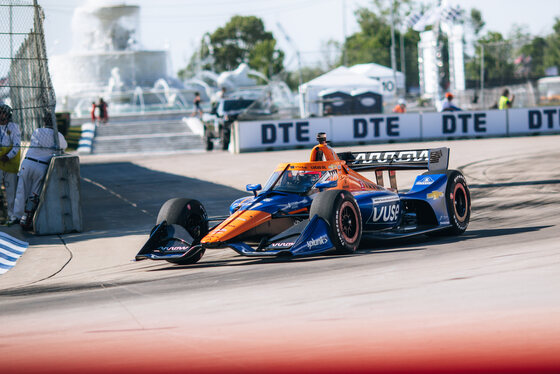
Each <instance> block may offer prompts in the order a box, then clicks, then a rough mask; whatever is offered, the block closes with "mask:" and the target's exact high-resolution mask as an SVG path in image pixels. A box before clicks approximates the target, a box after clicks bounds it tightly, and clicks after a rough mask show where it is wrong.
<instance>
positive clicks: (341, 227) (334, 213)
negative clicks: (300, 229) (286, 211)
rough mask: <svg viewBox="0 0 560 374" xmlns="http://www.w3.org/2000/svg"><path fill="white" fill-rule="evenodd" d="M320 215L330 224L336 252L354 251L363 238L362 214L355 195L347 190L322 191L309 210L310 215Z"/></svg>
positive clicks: (330, 233)
mask: <svg viewBox="0 0 560 374" xmlns="http://www.w3.org/2000/svg"><path fill="white" fill-rule="evenodd" d="M315 215H318V216H319V217H321V218H323V219H324V220H325V221H326V222H327V223H328V226H329V238H330V239H331V241H332V243H333V244H334V247H335V251H336V253H354V252H355V251H356V249H358V246H359V245H360V240H361V238H362V215H361V213H360V208H359V207H358V203H357V202H356V199H354V196H352V194H351V193H350V192H348V191H346V190H328V191H323V192H320V193H319V195H317V197H315V199H313V202H312V203H311V209H310V211H309V217H314V216H315Z"/></svg>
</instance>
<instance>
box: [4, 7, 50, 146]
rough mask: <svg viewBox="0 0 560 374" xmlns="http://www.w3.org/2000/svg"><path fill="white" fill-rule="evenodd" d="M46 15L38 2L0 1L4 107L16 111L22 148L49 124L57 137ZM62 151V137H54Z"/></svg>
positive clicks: (14, 116)
mask: <svg viewBox="0 0 560 374" xmlns="http://www.w3.org/2000/svg"><path fill="white" fill-rule="evenodd" d="M43 20H44V13H43V10H42V8H41V7H40V6H39V5H38V4H37V1H36V0H33V1H24V0H20V1H17V0H10V1H6V0H0V104H1V103H3V104H7V105H9V106H10V107H11V108H12V122H14V123H16V124H18V125H19V127H20V131H21V140H22V147H25V146H26V145H28V144H29V143H28V142H29V140H30V139H31V135H32V133H33V131H34V130H35V129H37V128H39V127H45V125H47V124H48V123H49V122H50V123H51V124H52V125H53V128H54V130H55V132H54V133H55V134H56V133H57V126H56V120H55V105H56V99H55V93H54V89H53V86H52V83H51V78H50V75H49V71H48V64H47V51H46V47H45V38H44V32H43ZM54 144H55V147H56V148H58V146H59V144H58V137H57V136H54Z"/></svg>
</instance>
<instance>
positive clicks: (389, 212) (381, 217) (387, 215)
mask: <svg viewBox="0 0 560 374" xmlns="http://www.w3.org/2000/svg"><path fill="white" fill-rule="evenodd" d="M399 210H400V205H399V204H390V205H383V206H376V207H373V213H372V215H371V221H373V222H392V221H395V220H396V219H397V218H398V217H399Z"/></svg>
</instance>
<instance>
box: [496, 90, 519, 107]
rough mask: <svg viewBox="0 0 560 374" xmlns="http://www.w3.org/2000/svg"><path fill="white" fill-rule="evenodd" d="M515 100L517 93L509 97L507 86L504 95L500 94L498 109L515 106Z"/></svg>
mask: <svg viewBox="0 0 560 374" xmlns="http://www.w3.org/2000/svg"><path fill="white" fill-rule="evenodd" d="M513 100H515V95H511V99H510V98H509V90H508V89H507V88H506V89H504V91H503V92H502V96H500V100H499V101H498V109H509V108H511V107H512V106H513Z"/></svg>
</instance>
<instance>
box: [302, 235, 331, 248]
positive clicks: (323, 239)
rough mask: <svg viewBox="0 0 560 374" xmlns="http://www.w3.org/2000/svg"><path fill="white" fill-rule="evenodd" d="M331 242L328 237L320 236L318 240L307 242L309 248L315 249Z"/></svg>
mask: <svg viewBox="0 0 560 374" xmlns="http://www.w3.org/2000/svg"><path fill="white" fill-rule="evenodd" d="M328 241H329V239H328V238H327V236H326V235H323V236H320V237H318V238H317V239H311V240H308V241H307V243H306V244H307V247H308V248H310V249H311V248H313V247H318V246H320V245H324V244H327V242H328Z"/></svg>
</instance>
